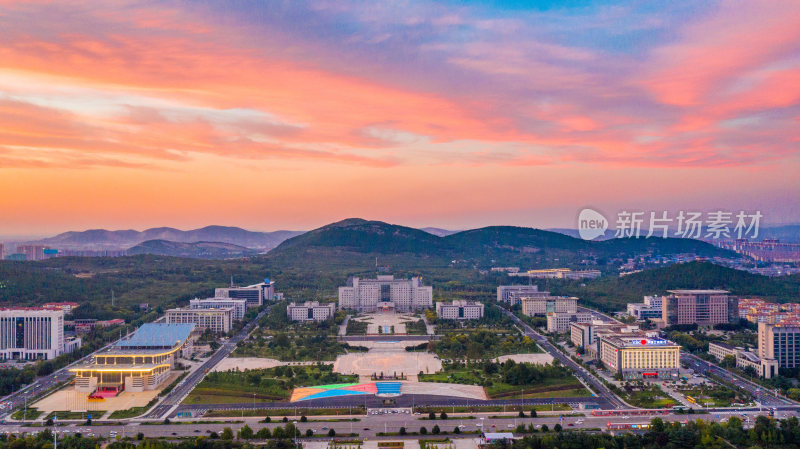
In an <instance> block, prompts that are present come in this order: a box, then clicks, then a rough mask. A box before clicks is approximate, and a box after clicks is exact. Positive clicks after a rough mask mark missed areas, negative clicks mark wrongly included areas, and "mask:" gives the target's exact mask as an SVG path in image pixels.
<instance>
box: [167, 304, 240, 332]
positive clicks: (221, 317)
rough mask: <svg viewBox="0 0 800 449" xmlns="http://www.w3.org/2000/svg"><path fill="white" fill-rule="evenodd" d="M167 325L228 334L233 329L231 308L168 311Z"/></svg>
mask: <svg viewBox="0 0 800 449" xmlns="http://www.w3.org/2000/svg"><path fill="white" fill-rule="evenodd" d="M166 319H167V321H166V322H167V324H194V325H195V326H196V327H197V329H200V330H206V329H209V330H211V332H222V333H228V332H230V331H231V328H232V327H233V307H225V308H217V309H189V308H184V309H169V310H167V313H166Z"/></svg>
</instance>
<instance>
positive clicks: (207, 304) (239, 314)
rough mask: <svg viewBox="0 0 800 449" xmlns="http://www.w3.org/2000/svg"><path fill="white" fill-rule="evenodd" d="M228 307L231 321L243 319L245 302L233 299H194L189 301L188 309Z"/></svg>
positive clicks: (244, 300) (245, 308) (245, 311)
mask: <svg viewBox="0 0 800 449" xmlns="http://www.w3.org/2000/svg"><path fill="white" fill-rule="evenodd" d="M228 307H230V308H232V309H233V319H234V320H241V319H243V318H244V314H245V313H247V300H246V299H233V298H206V299H198V298H195V299H192V300H190V301H189V308H190V309H227V308H228Z"/></svg>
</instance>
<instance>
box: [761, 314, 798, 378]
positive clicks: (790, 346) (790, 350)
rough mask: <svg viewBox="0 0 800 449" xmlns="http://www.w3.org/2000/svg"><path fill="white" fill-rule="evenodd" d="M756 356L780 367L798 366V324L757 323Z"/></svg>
mask: <svg viewBox="0 0 800 449" xmlns="http://www.w3.org/2000/svg"><path fill="white" fill-rule="evenodd" d="M758 356H759V357H760V358H762V359H775V360H777V362H778V366H779V367H780V368H797V367H798V366H800V325H796V324H795V325H784V324H769V323H758Z"/></svg>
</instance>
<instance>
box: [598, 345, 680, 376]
mask: <svg viewBox="0 0 800 449" xmlns="http://www.w3.org/2000/svg"><path fill="white" fill-rule="evenodd" d="M680 348H681V347H680V345H678V344H676V343H673V342H671V341H669V340H663V339H654V338H645V337H640V338H632V337H618V336H611V337H603V338H601V340H600V360H601V361H602V362H603V364H604V365H605V366H606V368H608V369H609V370H610V371H612V372H614V373H616V374H619V375H621V376H622V378H623V379H643V378H644V379H648V378H651V379H654V378H658V379H667V378H674V377H677V376H678V372H679V369H680V367H681V349H680Z"/></svg>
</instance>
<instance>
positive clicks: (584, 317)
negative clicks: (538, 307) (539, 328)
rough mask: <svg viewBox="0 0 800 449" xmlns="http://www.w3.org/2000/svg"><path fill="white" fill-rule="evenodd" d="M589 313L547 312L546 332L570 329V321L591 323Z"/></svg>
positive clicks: (561, 332) (567, 330) (561, 331)
mask: <svg viewBox="0 0 800 449" xmlns="http://www.w3.org/2000/svg"><path fill="white" fill-rule="evenodd" d="M591 322H592V314H591V313H586V312H582V313H559V312H550V313H548V314H547V332H556V333H559V334H563V333H565V332H569V331H570V324H572V323H591Z"/></svg>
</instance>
